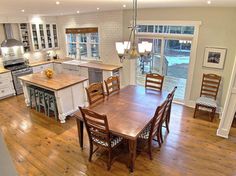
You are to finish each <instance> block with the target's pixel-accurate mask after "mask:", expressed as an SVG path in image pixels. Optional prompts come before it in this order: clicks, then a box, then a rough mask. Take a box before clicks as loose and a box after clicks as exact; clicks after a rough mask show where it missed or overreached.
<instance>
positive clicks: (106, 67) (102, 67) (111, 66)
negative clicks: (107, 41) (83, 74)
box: [79, 62, 122, 71]
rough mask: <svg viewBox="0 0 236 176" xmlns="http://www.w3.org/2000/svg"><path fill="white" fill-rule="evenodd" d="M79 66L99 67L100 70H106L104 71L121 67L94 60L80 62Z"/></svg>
mask: <svg viewBox="0 0 236 176" xmlns="http://www.w3.org/2000/svg"><path fill="white" fill-rule="evenodd" d="M79 66H80V67H87V68H96V69H101V70H106V71H113V70H117V69H120V68H122V66H117V65H108V64H102V63H94V62H88V63H81V64H80V65H79Z"/></svg>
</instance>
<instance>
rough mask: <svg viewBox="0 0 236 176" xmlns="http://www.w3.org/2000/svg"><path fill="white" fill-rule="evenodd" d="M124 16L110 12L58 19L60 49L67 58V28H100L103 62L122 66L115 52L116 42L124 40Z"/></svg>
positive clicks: (118, 12) (120, 13)
mask: <svg viewBox="0 0 236 176" xmlns="http://www.w3.org/2000/svg"><path fill="white" fill-rule="evenodd" d="M122 14H123V12H122V11H110V12H99V13H89V14H76V15H68V16H59V17H57V24H58V29H59V33H60V40H59V41H60V47H61V49H62V51H63V53H64V56H66V40H65V29H66V28H76V27H98V33H99V40H100V57H101V60H102V62H103V63H107V64H115V65H118V64H120V63H119V59H118V57H117V54H116V50H115V42H116V41H122V39H123V15H122Z"/></svg>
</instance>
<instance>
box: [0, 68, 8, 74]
mask: <svg viewBox="0 0 236 176" xmlns="http://www.w3.org/2000/svg"><path fill="white" fill-rule="evenodd" d="M7 72H10V70H7V69H5V68H3V67H0V74H1V73H7Z"/></svg>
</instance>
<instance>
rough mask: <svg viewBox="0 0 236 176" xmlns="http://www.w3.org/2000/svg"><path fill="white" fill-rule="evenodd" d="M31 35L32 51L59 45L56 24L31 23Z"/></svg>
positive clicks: (53, 47)
mask: <svg viewBox="0 0 236 176" xmlns="http://www.w3.org/2000/svg"><path fill="white" fill-rule="evenodd" d="M31 36H32V45H33V50H34V51H39V50H46V49H55V48H58V47H59V42H58V32H57V25H56V24H51V23H46V24H31Z"/></svg>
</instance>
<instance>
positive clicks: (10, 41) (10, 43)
mask: <svg viewBox="0 0 236 176" xmlns="http://www.w3.org/2000/svg"><path fill="white" fill-rule="evenodd" d="M3 27H4V32H5V36H6V40H4V41H3V42H2V44H1V47H14V46H23V43H22V42H20V41H19V40H16V39H14V38H13V33H12V27H11V24H3Z"/></svg>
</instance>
